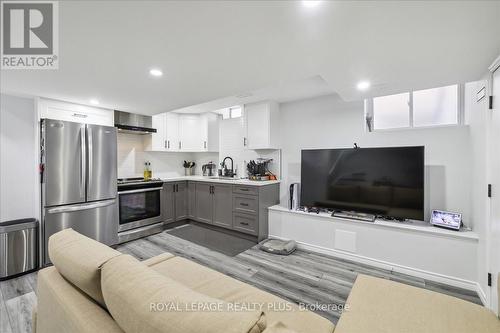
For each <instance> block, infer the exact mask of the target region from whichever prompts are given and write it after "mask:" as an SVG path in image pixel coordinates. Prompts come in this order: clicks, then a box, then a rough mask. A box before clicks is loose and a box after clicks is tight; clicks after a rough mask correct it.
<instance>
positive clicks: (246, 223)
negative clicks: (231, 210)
mask: <svg viewBox="0 0 500 333" xmlns="http://www.w3.org/2000/svg"><path fill="white" fill-rule="evenodd" d="M240 224H241V225H248V222H240Z"/></svg>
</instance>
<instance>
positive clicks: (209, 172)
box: [201, 161, 217, 177]
mask: <svg viewBox="0 0 500 333" xmlns="http://www.w3.org/2000/svg"><path fill="white" fill-rule="evenodd" d="M201 170H202V171H203V176H208V177H213V176H215V175H216V174H215V173H216V170H217V166H216V165H215V163H214V162H212V161H210V162H208V163H207V164H203V165H202V166H201Z"/></svg>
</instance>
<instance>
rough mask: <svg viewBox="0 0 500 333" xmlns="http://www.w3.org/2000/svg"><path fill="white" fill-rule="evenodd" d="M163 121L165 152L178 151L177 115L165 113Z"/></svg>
mask: <svg viewBox="0 0 500 333" xmlns="http://www.w3.org/2000/svg"><path fill="white" fill-rule="evenodd" d="M165 120H166V124H165V128H166V129H165V131H166V134H165V140H166V143H165V145H166V147H167V150H168V151H176V150H179V115H178V114H177V113H173V112H167V113H166V116H165Z"/></svg>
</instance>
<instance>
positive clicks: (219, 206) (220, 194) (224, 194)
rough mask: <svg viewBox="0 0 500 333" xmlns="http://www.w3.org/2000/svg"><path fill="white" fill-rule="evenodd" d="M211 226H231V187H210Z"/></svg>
mask: <svg viewBox="0 0 500 333" xmlns="http://www.w3.org/2000/svg"><path fill="white" fill-rule="evenodd" d="M212 196H213V206H214V208H213V224H215V225H218V226H220V227H226V228H232V226H233V186H232V185H221V184H215V185H212Z"/></svg>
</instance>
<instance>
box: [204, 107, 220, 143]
mask: <svg viewBox="0 0 500 333" xmlns="http://www.w3.org/2000/svg"><path fill="white" fill-rule="evenodd" d="M219 120H220V115H217V114H215V113H202V114H201V115H200V122H201V132H200V133H201V142H202V151H209V152H217V151H219V124H220V123H219Z"/></svg>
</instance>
